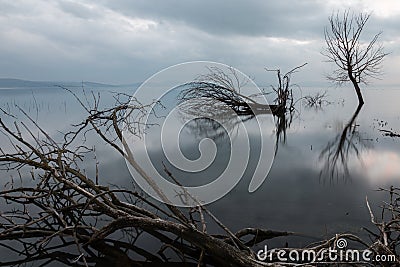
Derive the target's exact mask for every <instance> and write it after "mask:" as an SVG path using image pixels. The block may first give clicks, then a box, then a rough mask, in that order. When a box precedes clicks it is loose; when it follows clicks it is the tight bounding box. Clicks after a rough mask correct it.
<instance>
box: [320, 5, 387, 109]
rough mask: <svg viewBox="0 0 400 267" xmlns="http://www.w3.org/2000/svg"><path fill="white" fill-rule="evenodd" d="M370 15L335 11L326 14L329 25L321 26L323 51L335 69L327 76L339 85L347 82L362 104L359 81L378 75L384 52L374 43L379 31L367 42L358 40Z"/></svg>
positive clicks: (379, 45) (365, 80)
mask: <svg viewBox="0 0 400 267" xmlns="http://www.w3.org/2000/svg"><path fill="white" fill-rule="evenodd" d="M369 18H370V14H365V13H360V14H354V13H350V12H349V11H345V12H343V14H342V15H341V14H340V13H339V12H338V13H336V14H333V15H331V16H330V17H329V26H328V27H326V28H325V31H324V34H325V42H326V45H327V47H326V49H325V51H324V52H323V55H325V56H326V57H327V58H328V59H329V61H330V62H333V63H335V64H336V69H335V70H334V71H333V73H332V74H331V75H329V76H328V79H329V80H331V81H333V82H336V83H338V84H342V83H345V82H348V81H350V82H351V83H352V84H353V86H354V89H355V90H356V93H357V97H358V101H359V103H360V104H363V103H364V99H363V97H362V93H361V89H360V83H364V84H366V83H367V82H368V78H378V77H379V74H380V73H381V63H382V60H383V59H384V57H385V56H386V55H387V53H385V52H384V50H383V46H382V45H381V44H379V43H377V41H378V39H379V36H380V35H381V32H380V33H378V34H376V35H374V37H373V38H372V40H371V41H370V42H369V43H363V42H362V41H361V33H362V32H363V30H364V27H365V25H366V23H367V22H368V20H369Z"/></svg>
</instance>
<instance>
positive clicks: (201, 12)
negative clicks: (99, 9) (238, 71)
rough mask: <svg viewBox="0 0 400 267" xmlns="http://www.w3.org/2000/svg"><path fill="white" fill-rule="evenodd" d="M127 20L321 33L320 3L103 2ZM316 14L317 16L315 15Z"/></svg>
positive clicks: (265, 32)
mask: <svg viewBox="0 0 400 267" xmlns="http://www.w3.org/2000/svg"><path fill="white" fill-rule="evenodd" d="M103 4H104V5H106V6H108V7H110V8H112V9H114V10H116V11H118V12H122V13H124V14H126V15H129V16H137V17H144V18H150V19H154V20H159V21H162V20H168V21H175V22H181V23H185V24H187V25H190V26H191V27H195V28H198V29H200V30H203V31H205V32H208V33H213V34H220V35H232V34H237V35H250V36H254V35H262V36H295V37H297V38H304V36H305V35H315V33H321V23H323V22H324V21H323V20H324V19H326V17H325V16H324V13H325V12H324V6H323V5H322V2H321V1H317V0H306V1H295V0H292V1H257V0H250V1H212V0H205V1H195V0H189V1H177V0H174V1H162V0H158V1H146V0H139V1H129V0H122V1H105V2H104V1H103ZM316 10H318V12H316Z"/></svg>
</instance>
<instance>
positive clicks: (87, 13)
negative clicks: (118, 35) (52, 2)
mask: <svg viewBox="0 0 400 267" xmlns="http://www.w3.org/2000/svg"><path fill="white" fill-rule="evenodd" d="M57 4H58V6H59V7H60V9H61V10H62V11H64V12H65V13H69V14H71V15H73V16H75V17H77V18H81V19H94V18H99V17H100V16H101V14H99V12H98V11H96V10H95V8H90V7H88V6H87V5H84V4H82V3H78V2H71V1H65V0H62V1H59V2H57Z"/></svg>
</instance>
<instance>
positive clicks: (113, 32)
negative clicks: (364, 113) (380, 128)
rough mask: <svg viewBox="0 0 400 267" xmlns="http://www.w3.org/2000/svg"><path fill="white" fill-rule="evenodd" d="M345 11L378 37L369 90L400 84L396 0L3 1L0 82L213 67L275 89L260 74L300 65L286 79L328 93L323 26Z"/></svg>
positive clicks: (112, 77) (124, 78)
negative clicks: (378, 59) (376, 76)
mask: <svg viewBox="0 0 400 267" xmlns="http://www.w3.org/2000/svg"><path fill="white" fill-rule="evenodd" d="M346 9H350V10H353V11H355V12H372V15H371V18H370V20H369V22H368V24H367V26H366V28H365V31H364V35H363V37H362V38H363V40H365V41H368V40H369V38H371V37H372V36H373V35H374V34H376V33H378V32H380V31H383V33H382V36H381V38H380V41H381V42H382V44H383V45H384V47H385V51H386V52H390V55H388V56H387V57H386V59H385V61H384V63H383V74H382V78H381V80H377V81H373V83H372V84H373V85H374V86H375V87H379V86H386V85H398V84H400V75H398V70H400V60H399V59H400V27H399V25H400V1H398V0H380V1H376V0H363V1H361V0H358V1H357V0H355V1H349V0H347V1H342V0H333V1H331V0H302V1H296V0H281V1H264V0H248V1H218V0H202V1H195V0H181V1H177V0H97V1H89V0H82V1H77V0H53V1H50V0H48V1H44V0H0V78H6V77H7V78H19V79H28V80H50V81H94V82H103V83H111V84H126V83H134V82H140V81H144V80H145V79H147V78H148V77H150V76H151V75H152V74H154V73H156V72H158V71H160V70H162V69H163V68H166V67H168V66H171V65H174V64H178V63H182V62H187V61H197V60H210V61H216V62H220V63H224V64H227V65H230V66H233V67H235V68H238V69H239V70H241V71H243V72H244V73H246V74H247V75H249V76H250V77H252V78H254V79H255V81H256V83H260V84H272V83H274V77H273V76H272V74H271V73H267V72H265V70H264V68H265V67H267V68H271V69H276V68H280V69H282V71H286V70H290V69H291V68H293V67H296V66H298V65H301V64H303V63H305V62H307V63H308V65H307V66H306V67H304V68H303V69H302V70H301V71H300V72H299V73H297V74H296V76H295V77H293V80H294V81H295V82H296V83H298V84H303V85H318V86H325V84H326V85H328V84H329V82H328V81H327V80H326V79H325V76H326V74H327V73H329V71H330V70H331V69H332V64H330V63H328V62H326V58H324V56H323V55H322V54H321V52H322V51H323V49H324V47H325V44H324V39H323V38H324V35H323V32H324V27H325V26H327V24H328V17H329V16H330V15H331V14H332V12H335V11H343V10H346Z"/></svg>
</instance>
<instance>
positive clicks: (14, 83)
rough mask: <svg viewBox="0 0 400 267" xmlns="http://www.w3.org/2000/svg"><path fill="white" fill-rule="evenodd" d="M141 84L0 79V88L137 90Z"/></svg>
mask: <svg viewBox="0 0 400 267" xmlns="http://www.w3.org/2000/svg"><path fill="white" fill-rule="evenodd" d="M140 84H141V83H132V84H124V85H112V84H104V83H96V82H62V81H54V82H51V81H28V80H21V79H11V78H0V88H39V87H40V88H46V87H56V86H64V87H69V88H71V87H82V86H83V87H87V88H95V87H121V86H124V87H133V88H137V87H138V86H139V85H140Z"/></svg>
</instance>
